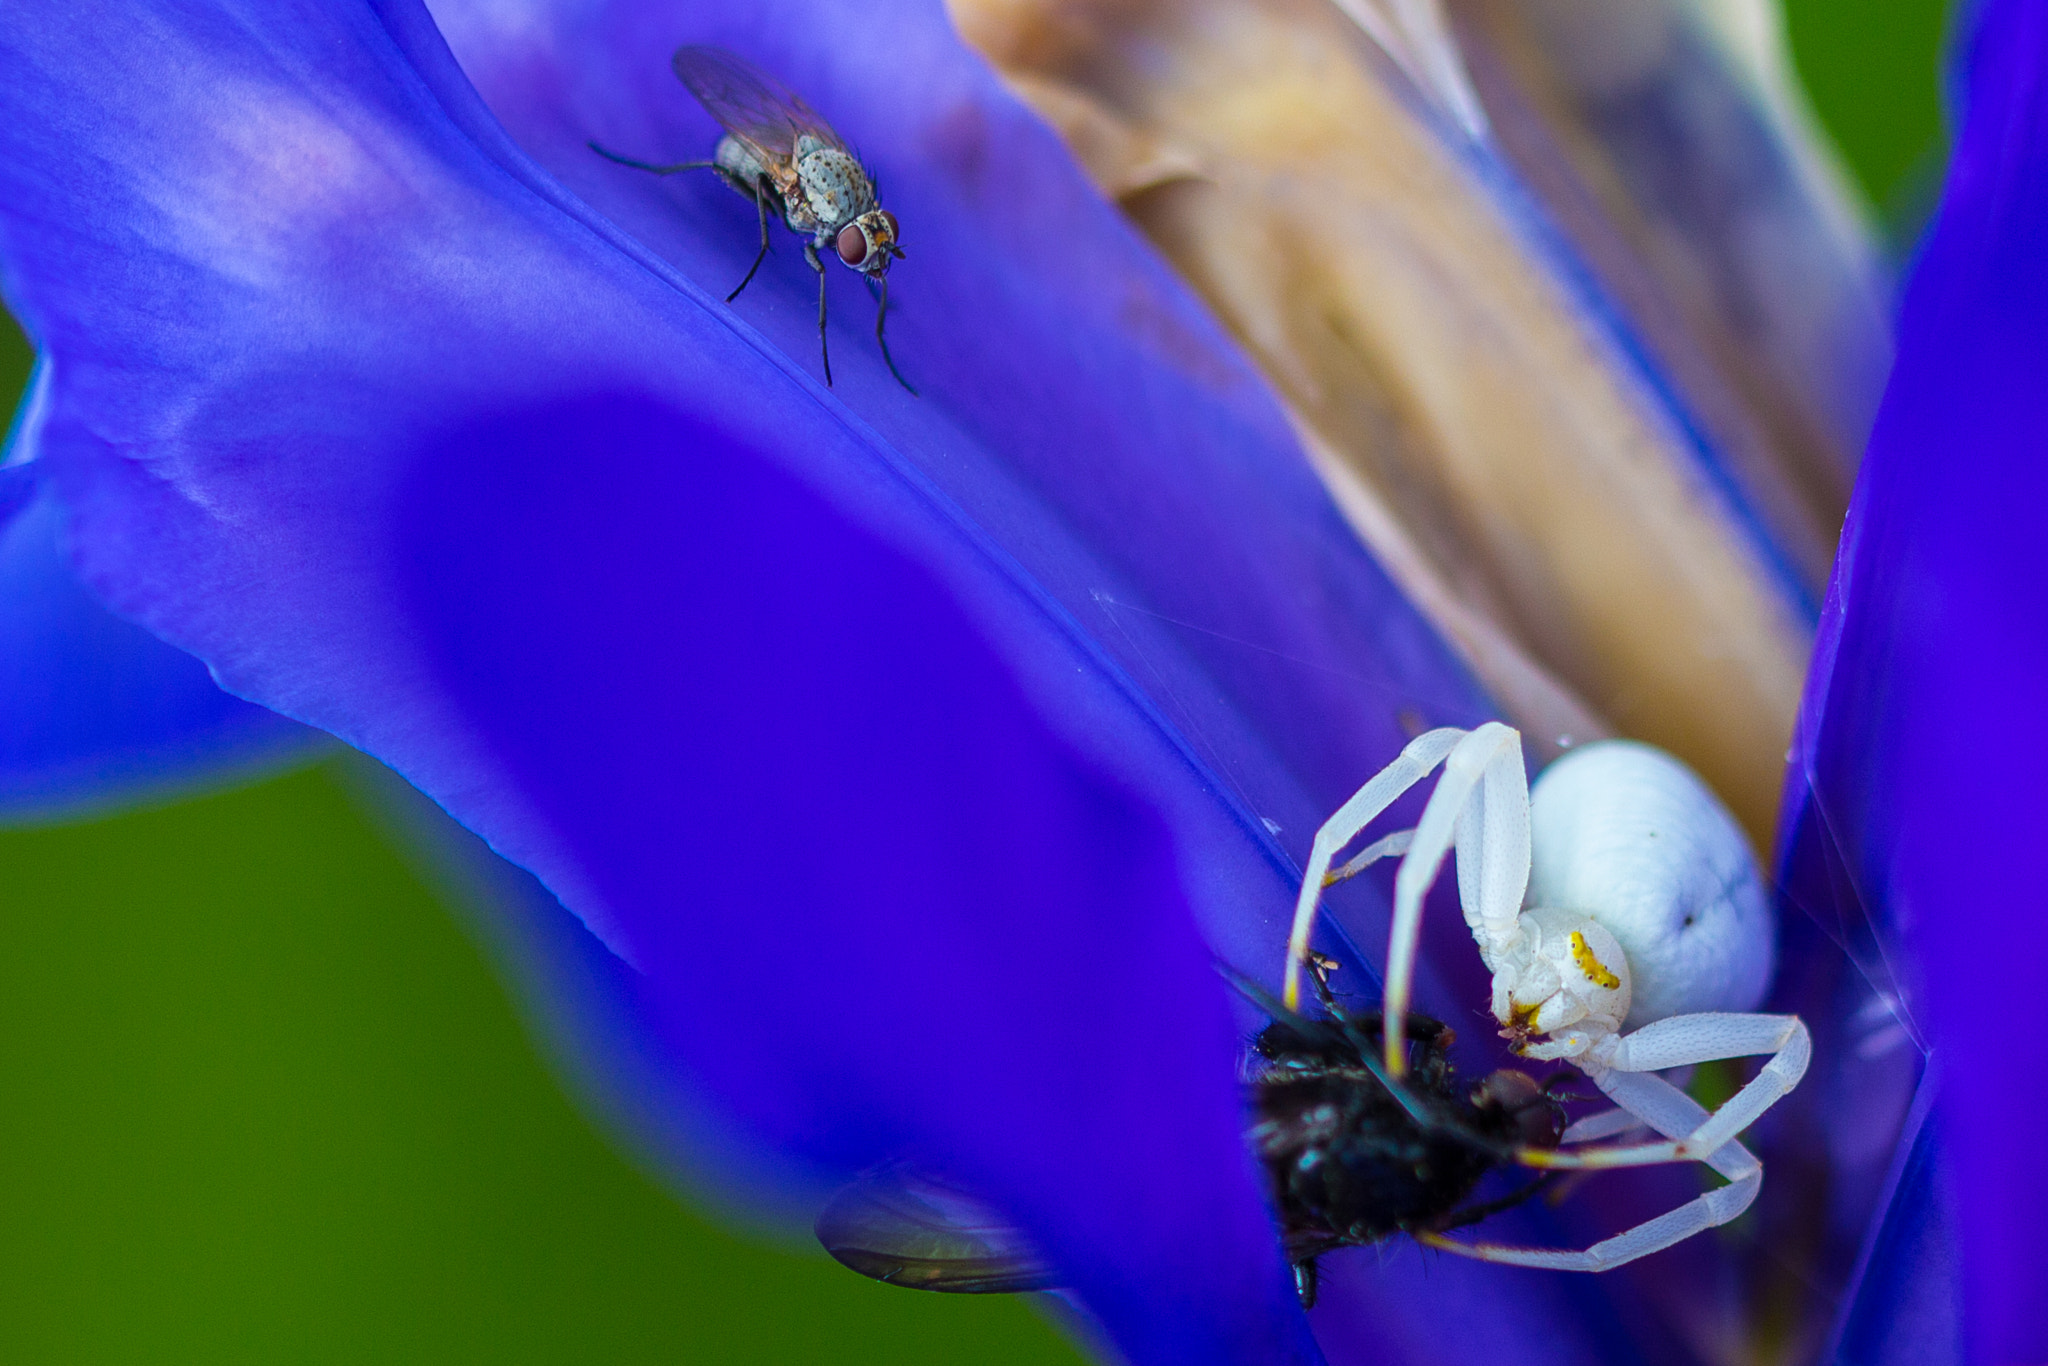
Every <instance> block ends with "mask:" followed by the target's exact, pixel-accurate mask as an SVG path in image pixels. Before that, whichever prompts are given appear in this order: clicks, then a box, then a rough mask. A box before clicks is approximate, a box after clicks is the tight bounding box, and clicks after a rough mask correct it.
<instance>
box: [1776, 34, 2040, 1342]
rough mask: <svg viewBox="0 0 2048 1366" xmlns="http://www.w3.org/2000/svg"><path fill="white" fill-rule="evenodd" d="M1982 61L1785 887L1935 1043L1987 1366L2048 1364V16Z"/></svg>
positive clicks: (1815, 703)
mask: <svg viewBox="0 0 2048 1366" xmlns="http://www.w3.org/2000/svg"><path fill="white" fill-rule="evenodd" d="M1969 61H1970V65H1969V74H1968V108H1967V111H1966V113H1967V117H1966V118H1965V120H1964V123H1963V128H1962V134H1961V137H1960V138H1959V140H1958V143H1957V147H1956V153H1955V159H1954V162H1953V165H1952V169H1951V172H1950V178H1949V183H1948V187H1947V193H1946V197H1945V198H1944V200H1943V204H1942V208H1941V211H1940V216H1939V219H1938V221H1937V223H1936V226H1935V228H1934V230H1933V232H1932V234H1931V236H1930V237H1929V239H1928V241H1927V243H1926V245H1925V248H1924V250H1923V253H1922V257H1921V259H1920V261H1919V264H1918V266H1917V268H1916V270H1915V272H1914V277H1913V280H1912V283H1911V286H1910V289H1909V291H1908V294H1907V297H1906V304H1905V308H1904V311H1903V314H1902V317H1901V325H1900V334H1901V335H1900V351H1899V360H1898V365H1897V368H1896V369H1895V371H1894V373H1893V376H1892V381H1891V385H1890V388H1889V390H1888V391H1887V394H1886V397H1885V401H1884V406H1883V408H1882V410H1881V412H1880V414H1879V418H1878V424H1877V429H1876V432H1875V434H1874V436H1873V438H1872V441H1871V447H1870V452H1869V455H1868V457H1867V458H1866V461H1865V464H1864V466H1863V472H1862V476H1861V478H1860V480H1859V483H1858V486H1857V492H1856V499H1855V503H1854V505H1853V506H1852V509H1851V512H1850V517H1849V522H1848V526H1847V528H1846V529H1845V532H1844V536H1843V543H1842V551H1841V555H1840V558H1839V559H1838V561H1837V564H1836V570H1835V582H1834V584H1833V587H1832V589H1831V590H1830V596H1829V603H1828V608H1827V613H1826V617H1825V619H1824V621H1823V627H1822V634H1821V645H1820V649H1819V652H1818V654H1817V658H1816V664H1815V668H1814V672H1813V676H1812V678H1811V679H1810V681H1809V685H1808V695H1807V700H1806V706H1805V709H1804V713H1803V715H1802V718H1801V725H1800V734H1799V742H1798V748H1797V751H1796V754H1795V764H1794V770H1793V781H1792V784H1791V791H1790V794H1789V796H1790V800H1789V801H1788V803H1787V807H1786V811H1787V821H1786V830H1787V832H1788V833H1787V839H1786V845H1787V850H1788V854H1787V865H1786V866H1787V868H1788V870H1789V874H1790V876H1791V878H1792V879H1793V885H1792V887H1791V892H1792V895H1793V896H1795V897H1796V898H1798V899H1799V900H1801V901H1802V902H1804V903H1806V904H1808V905H1810V906H1813V907H1815V908H1817V909H1819V911H1820V912H1821V914H1822V918H1823V921H1824V923H1827V924H1829V925H1830V927H1832V928H1835V929H1837V930H1838V932H1840V933H1841V935H1842V937H1843V939H1844V940H1845V942H1847V943H1849V944H1850V945H1851V947H1852V948H1858V947H1859V946H1860V947H1861V953H1860V956H1859V963H1860V964H1861V965H1864V966H1865V970H1866V972H1867V973H1869V974H1870V975H1871V976H1872V979H1873V981H1874V983H1876V985H1877V986H1878V988H1879V990H1880V991H1881V992H1886V993H1891V994H1896V995H1897V996H1898V997H1899V998H1900V999H1901V1000H1902V1001H1903V1002H1904V1004H1905V1006H1906V1009H1905V1011H1904V1012H1902V1013H1903V1015H1904V1017H1905V1018H1907V1019H1908V1020H1911V1019H1914V1018H1915V1017H1916V1016H1917V1017H1918V1020H1919V1023H1920V1025H1921V1026H1922V1027H1924V1028H1925V1030H1926V1031H1927V1033H1928V1034H1929V1035H1930V1036H1931V1038H1932V1041H1933V1044H1934V1047H1935V1049H1936V1051H1937V1055H1938V1057H1939V1059H1940V1064H1941V1070H1942V1076H1943V1081H1942V1086H1943V1091H1942V1097H1941V1102H1940V1107H1939V1111H1938V1114H1937V1119H1938V1121H1939V1123H1940V1126H1941V1147H1942V1149H1943V1150H1944V1152H1945V1153H1946V1156H1947V1159H1948V1164H1949V1167H1950V1169H1951V1170H1952V1171H1953V1173H1954V1178H1955V1199H1956V1211H1957V1216H1956V1217H1957V1226H1958V1227H1959V1229H1960V1241H1961V1246H1962V1257H1963V1271H1964V1275H1963V1292H1964V1300H1965V1307H1966V1309H1967V1315H1968V1317H1967V1338H1968V1343H1969V1359H1971V1360H1976V1361H1986V1362H1991V1361H2022V1360H2039V1359H2042V1358H2043V1357H2048V1301H2044V1300H2043V1299H2042V1297H2041V1294H2040V1287H2041V1286H2042V1285H2043V1284H2048V1243H2044V1242H2043V1240H2042V1238H2041V1236H2040V1230H2041V1226H2042V1224H2043V1222H2044V1220H2048V1166H2044V1165H2043V1164H2042V1163H2041V1162H2040V1160H2039V1158H2038V1156H2037V1155H2036V1154H2035V1152H2034V1150H2033V1141H2034V1138H2033V1136H2034V1133H2035V1131H2036V1130H2037V1128H2038V1122H2037V1118H2036V1117H2037V1115H2038V1112H2039V1108H2040V1107H2039V1102H2038V1099H2037V1097H2036V1096H2034V1095H2033V1093H2032V1091H2031V1088H2030V1086H2029V1085H2028V1083H2027V1082H2026V1081H2025V1080H2024V1079H2025V1078H2029V1077H2031V1076H2033V1075H2035V1074H2036V1073H2037V1072H2038V1071H2039V1070H2040V1059H2041V1057H2042V1049H2041V1047H2040V1045H2039V1044H2038V1043H2037V1042H2033V1041H2034V1040H2037V1039H2038V1038H2039V1036H2040V1028H2039V1020H2038V1015H2039V1012H2038V1010H2036V1009H2035V1006H2034V1002H2035V1000H2036V999H2037V997H2038V996H2039V992H2040V986H2041V982H2042V980H2043V978H2044V975H2048V941H2044V940H2043V938H2042V936H2041V932H2040V927H2041V915H2040V907H2041V905H2042V896H2041V891H2040V886H2039V882H2040V879H2039V877H2038V875H2037V873H2036V872H2035V868H2034V865H2035V863H2036V862H2038V860H2037V859H2036V858H2035V857H2034V855H2033V852H2032V851H2033V850H2035V849H2037V848H2038V847H2039V845H2040V841H2041V832H2042V830H2043V829H2044V828H2048V779H2044V775H2048V730H2044V728H2043V726H2042V724H2041V711H2042V706H2043V698H2044V696H2048V624H2044V623H2048V617H2044V614H2043V611H2042V587H2043V585H2044V584H2048V540H2044V538H2043V537H2042V536H2041V534H2040V528H2039V525H2038V524H2039V521H2040V509H2041V508H2042V507H2043V506H2044V505H2048V435H2044V434H2048V386H2044V385H2043V384H2042V382H2041V376H2042V374H2043V373H2044V370H2048V256H2044V255H2043V252H2042V243H2043V242H2044V241H2048V8H2044V7H2043V6H2041V5H2040V4H2038V3H2031V2H2030V0H1990V2H1989V3H1986V4H1985V5H1983V6H1982V7H1981V15H1980V21H1979V25H1978V28H1977V31H1976V34H1975V38H1974V42H1973V43H1972V44H1971V46H1970V50H1969ZM1901 938H1903V940H1904V941H1905V942H1906V943H1908V944H1910V946H1911V948H1912V950H1913V958H1914V959H1915V960H1916V961H1917V966H1918V969H1919V972H1918V974H1917V977H1918V980H1917V981H1916V979H1915V974H1914V973H1912V972H1909V971H1906V970H1905V969H1904V967H1903V964H1904V962H1905V960H1904V959H1903V958H1902V957H1901V956H1900V955H1899V953H1898V951H1897V946H1898V943H1899V941H1900V939H1901ZM1908 1197H1913V1198H1919V1197H1918V1195H1917V1193H1915V1192H1913V1191H1910V1190H1909V1191H1907V1192H1905V1193H1904V1194H1903V1195H1902V1196H1901V1198H1902V1199H1905V1198H1908ZM1923 1327H1925V1326H1924V1325H1910V1324H1906V1325H1900V1326H1899V1327H1898V1328H1897V1329H1896V1330H1895V1331H1898V1332H1902V1333H1905V1334H1907V1335H1908V1337H1909V1338H1911V1337H1913V1336H1914V1335H1915V1334H1916V1333H1921V1329H1922V1328H1923ZM1921 1335H1922V1336H1925V1337H1927V1338H1928V1339H1929V1340H1934V1339H1937V1338H1938V1337H1939V1336H1940V1335H1939V1332H1938V1331H1937V1328H1927V1329H1926V1331H1925V1332H1924V1333H1921Z"/></svg>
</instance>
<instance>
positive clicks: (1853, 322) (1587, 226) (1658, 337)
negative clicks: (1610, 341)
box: [1453, 0, 1890, 594]
mask: <svg viewBox="0 0 2048 1366" xmlns="http://www.w3.org/2000/svg"><path fill="white" fill-rule="evenodd" d="M1453 8H1454V11H1455V14H1456V17H1457V22H1458V27H1459V31H1460V34H1461V38H1462V43H1463V47H1464V50H1465V53H1466V57H1467V61H1468V64H1469V66H1470V69H1471V72H1472V74H1473V78H1474V80H1475V82H1476V83H1477V85H1478V87H1479V89H1480V90H1481V92H1482V94H1483V97H1484V99H1485V101H1486V104H1487V107H1488V109H1489V111H1490V112H1491V114H1492V116H1493V128H1494V133H1495V146H1496V147H1497V149H1498V150H1499V151H1500V153H1501V154H1502V155H1503V156H1505V157H1506V158H1507V159H1508V160H1510V161H1511V162H1512V163H1513V164H1514V166H1515V168H1516V170H1517V171H1518V172H1519V173H1520V178H1521V181H1522V183H1523V184H1524V185H1526V186H1527V187H1528V188H1529V189H1530V191H1531V192H1532V193H1534V194H1535V195H1536V196H1537V197H1538V198H1539V199H1540V200H1541V201H1542V202H1543V205H1544V208H1545V209H1546V211H1547V212H1548V214H1549V216H1550V218H1551V220H1552V221H1553V222H1555V223H1556V224H1557V225H1558V226H1559V227H1560V229H1561V230H1562V231H1563V232H1564V233H1565V234H1566V235H1567V236H1568V237H1569V238H1570V239H1571V241H1572V243H1573V246H1574V248H1575V249H1576V251H1577V253H1578V255H1579V257H1580V259H1581V260H1583V261H1584V262H1585V263H1586V264H1587V265H1588V266H1589V267H1590V268H1591V269H1592V271H1593V272H1594V273H1595V274H1596V275H1597V276H1598V277H1599V278H1600V280H1601V283H1602V285H1603V287H1604V288H1605V290H1606V292H1607V294H1608V295H1609V296H1610V297H1612V298H1613V299H1615V300H1616V301H1617V302H1618V303H1619V304H1620V306H1621V307H1622V308H1623V310H1624V311H1625V312H1626V314H1627V315H1628V318H1629V322H1630V325H1631V327H1632V329H1633V331H1634V333H1635V335H1636V336H1637V337H1638V338H1640V339H1641V341H1642V343H1643V344H1644V346H1645V348H1646V349H1647V350H1648V351H1649V353H1650V354H1651V356H1652V357H1653V358H1654V361H1655V363H1656V366H1657V369H1658V371H1659V373H1660V374H1661V375H1662V376H1663V378H1664V379H1665V381H1666V382H1667V383H1669V384H1671V385H1672V386H1673V387H1674V389H1675V390H1676V391H1677V392H1678V394H1679V395H1680V396H1681V398H1682V402H1683V404H1684V406H1685V408H1686V410H1687V412H1688V413H1689V415H1690V418H1691V420H1692V421H1693V422H1694V423H1696V424H1697V425H1698V426H1699V427H1700V428H1701V429H1702V431H1703V433H1704V435H1705V437H1706V439H1707V440H1708V441H1709V442H1710V443H1711V445H1712V446H1713V448H1714V450H1715V451H1716V452H1717V455H1718V457H1719V458H1720V459H1721V461H1722V462H1723V463H1724V464H1726V465H1727V466H1728V467H1729V468H1730V470H1731V471H1732V472H1733V474H1734V476H1735V477H1736V479H1737V480H1738V481H1739V483H1740V484H1741V485H1742V486H1743V488H1744V489H1745V491H1746V493H1747V495H1748V498H1749V501H1750V503H1751V505H1752V506H1753V507H1755V508H1756V509H1757V510H1758V511H1759V513H1760V515H1761V516H1762V517H1763V518H1764V520H1765V522H1766V524H1767V526H1768V528H1769V531H1770V534H1771V539H1772V541H1773V542H1774V543H1775V544H1776V546H1777V548H1778V549H1779V551H1780V553H1782V554H1784V555H1785V556H1786V557H1787V559H1788V560H1789V561H1790V562H1791V564H1792V566H1793V567H1794V569H1795V571H1796V572H1797V574H1798V575H1799V577H1800V579H1801V581H1802V582H1803V583H1804V584H1805V585H1806V586H1807V587H1808V589H1809V590H1810V591H1813V592H1815V593H1816V594H1817V593H1818V590H1819V587H1820V585H1821V584H1822V583H1824V582H1825V581H1826V576H1827V572H1828V569H1829V567H1830V565H1831V563H1832V560H1833V552H1834V536H1835V531H1836V528H1838V527H1839V526H1840V525H1841V519H1842V514H1843V512H1844V510H1845V508H1846V506H1847V500H1848V489H1849V483H1850V480H1851V478H1852V475H1853V472H1854V469H1855V463H1856V453H1857V452H1858V451H1860V450H1861V448H1862V443H1863V438H1864V436H1865V434H1866V432H1867V430H1868V427H1869V423H1870V420H1871V417H1872V415H1873V413H1874V411H1875V405H1876V400H1877V396H1878V392H1879V389H1880V387H1881V385H1882V381H1883V377H1884V374H1885V370H1886V368H1887V367H1888V365H1889V363H1890V341H1889V337H1888V329H1887V326H1886V323H1885V319H1884V313H1883V309H1882V306H1881V302H1880V298H1879V294H1878V289H1877V281H1878V278H1879V275H1878V270H1877V267H1876V262H1875V255H1874V251H1873V248H1872V246H1871V243H1870V240H1869V237H1868V235H1867V234H1866V233H1865V231H1864V229H1863V226H1862V224H1861V222H1860V218H1859V212H1860V211H1859V208H1858V206H1857V205H1856V204H1855V203H1854V201H1853V200H1852V199H1850V197H1849V196H1848V195H1847V193H1846V191H1845V188H1844V186H1845V182H1844V181H1843V179H1842V177H1841V175H1840V172H1839V170H1838V169H1837V168H1835V167H1834V165H1833V163H1832V161H1831V159H1830V158H1829V157H1828V155H1827V154H1826V152H1825V150H1824V148H1823V147H1822V146H1821V144H1820V143H1819V142H1818V140H1817V138H1815V137H1814V135H1813V134H1812V131H1811V128H1810V124H1809V121H1808V120H1807V119H1806V117H1805V116H1804V113H1803V110H1802V109H1800V108H1799V107H1798V106H1797V105H1796V97H1795V94H1794V91H1793V87H1792V86H1791V84H1790V82H1789V80H1788V79H1787V77H1786V76H1785V73H1784V70H1783V68H1784V57H1783V50H1782V42H1781V41H1778V39H1779V37H1780V35H1779V34H1778V30H1777V29H1776V28H1775V27H1766V26H1765V25H1766V20H1767V19H1769V18H1770V17H1771V16H1773V15H1774V14H1775V7H1774V6H1771V5H1768V4H1765V3H1762V2H1761V0H1664V3H1657V2H1656V0H1453Z"/></svg>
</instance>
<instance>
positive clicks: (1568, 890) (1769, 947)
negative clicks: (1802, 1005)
mask: <svg viewBox="0 0 2048 1366" xmlns="http://www.w3.org/2000/svg"><path fill="white" fill-rule="evenodd" d="M1529 802H1530V813H1529V815H1530V849H1531V859H1530V863H1531V869H1530V877H1529V893H1528V897H1527V899H1526V904H1527V905H1529V906H1531V907H1543V908H1545V909H1547V910H1552V911H1565V912H1572V913H1575V914H1577V915H1581V916H1586V917H1589V918H1591V919H1592V920H1595V921H1597V922H1598V923H1599V924H1600V925H1602V926H1604V927H1605V928H1606V929H1607V930H1608V931H1609V932H1610V933H1611V934H1612V935H1613V936H1614V938H1615V939H1616V941H1618V942H1619V944H1620V946H1621V950H1622V952H1623V954H1625V955H1626V957H1627V960H1628V962H1627V967H1626V969H1616V971H1622V972H1625V974H1626V976H1627V978H1628V979H1629V985H1630V988H1631V997H1632V999H1631V1002H1630V1005H1629V1007H1628V1015H1627V1019H1626V1021H1625V1022H1624V1027H1625V1028H1627V1029H1630V1030H1633V1029H1637V1028H1639V1027H1641V1026H1642V1025H1645V1024H1648V1023H1649V1022H1650V1021H1652V1020H1662V1019H1666V1018H1669V1017H1670V1016H1673V1015H1688V1014H1693V1013H1696V1012H1701V1011H1750V1010H1754V1009H1756V1007H1757V1005H1758V1004H1759V1003H1760V1002H1761V1001H1762V1000H1763V995H1764V991H1765V989H1766V988H1767V987H1768V986H1769V985H1770V980H1771V973H1772V970H1773V968H1774V966H1775V960H1776V956H1777V924H1776V921H1775V919H1774V917H1773V915H1772V912H1771V905H1770V899H1769V898H1768V897H1767V896H1766V895H1765V894H1764V885H1763V878H1762V876H1761V875H1760V874H1759V873H1758V871H1757V865H1756V859H1755V858H1754V856H1752V854H1751V853H1750V848H1749V841H1748V840H1747V839H1746V838H1745V837H1744V835H1743V833H1742V830H1741V828H1740V827H1739V826H1737V825H1736V823H1735V819H1734V817H1732V816H1731V815H1729V814H1728V810H1727V808H1726V807H1724V806H1722V805H1721V803H1720V801H1719V800H1718V799H1717V798H1715V796H1714V794H1713V793H1712V792H1710V791H1708V790H1707V786H1706V784H1704V783H1702V782H1701V781H1700V780H1699V778H1697V777H1696V776H1694V774H1693V772H1692V770H1691V769H1689V768H1687V767H1686V766H1685V765H1684V764H1681V763H1680V762H1679V761H1678V760H1676V759H1674V758H1672V757H1671V756H1670V755H1668V754H1665V753H1664V752H1663V751H1661V750H1657V749H1652V748H1651V747H1650V746H1648V745H1640V744H1636V743H1634V742H1632V741H1628V740H1605V741H1601V742H1598V743H1596V744H1589V745H1584V746H1581V747H1580V748H1577V749H1573V750H1570V751H1567V752H1566V753H1565V754H1564V756H1563V757H1561V758H1559V759H1558V760H1556V761H1555V762H1554V763H1552V764H1551V765H1550V767H1548V768H1546V769H1545V770H1544V771H1543V773H1542V774H1541V776H1539V777H1538V778H1537V780H1536V784H1535V786H1534V787H1533V788H1532V789H1531V791H1530V794H1529Z"/></svg>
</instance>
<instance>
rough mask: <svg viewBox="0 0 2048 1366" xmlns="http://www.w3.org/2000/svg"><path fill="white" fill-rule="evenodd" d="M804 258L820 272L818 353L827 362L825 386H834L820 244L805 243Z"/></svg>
mask: <svg viewBox="0 0 2048 1366" xmlns="http://www.w3.org/2000/svg"><path fill="white" fill-rule="evenodd" d="M804 260H806V261H808V262H810V263H811V269H812V270H815V271H817V272H818V355H819V357H820V358H821V359H822V360H823V361H824V362H825V387H826V388H828V389H829V388H831V387H832V349H831V348H830V347H829V346H827V345H826V344H825V263H824V262H823V261H820V260H819V259H818V245H817V243H815V242H806V243H804Z"/></svg>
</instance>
